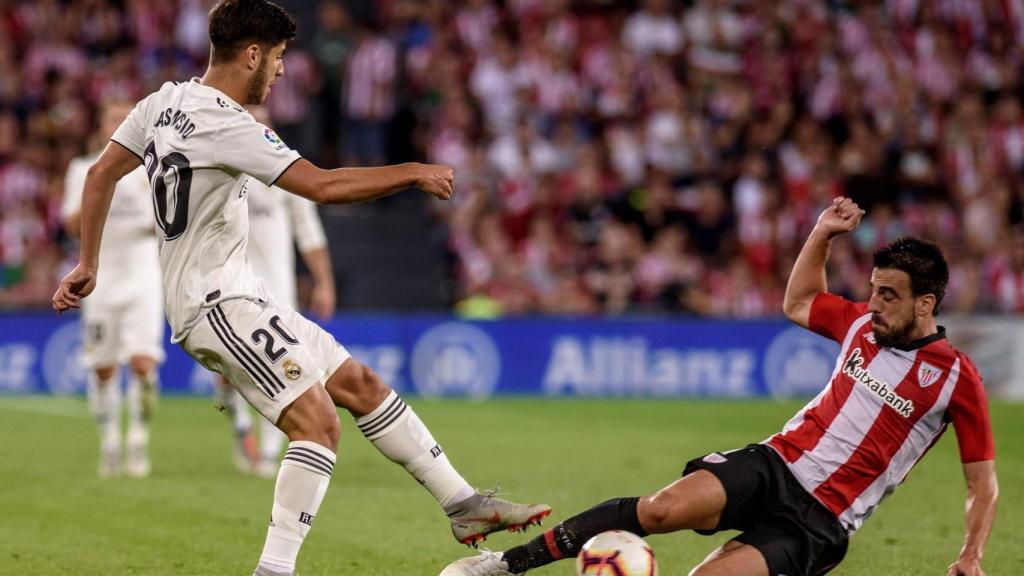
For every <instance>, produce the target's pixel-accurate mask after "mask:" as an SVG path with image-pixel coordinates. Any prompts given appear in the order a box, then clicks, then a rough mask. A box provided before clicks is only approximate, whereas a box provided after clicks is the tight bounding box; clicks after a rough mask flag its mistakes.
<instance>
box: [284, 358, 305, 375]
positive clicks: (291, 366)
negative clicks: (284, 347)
mask: <svg viewBox="0 0 1024 576" xmlns="http://www.w3.org/2000/svg"><path fill="white" fill-rule="evenodd" d="M281 368H284V377H285V378H287V379H289V380H298V379H299V376H302V366H299V365H298V363H296V362H292V361H291V360H285V361H284V364H282V365H281Z"/></svg>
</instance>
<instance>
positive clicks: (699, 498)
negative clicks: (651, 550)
mask: <svg viewBox="0 0 1024 576" xmlns="http://www.w3.org/2000/svg"><path fill="white" fill-rule="evenodd" d="M723 508H725V488H724V487H723V486H722V482H721V481H720V480H719V479H718V478H716V477H715V475H714V474H712V473H710V472H708V471H707V470H697V471H695V472H693V473H692V474H687V475H686V476H683V477H682V478H680V479H678V480H676V481H675V482H673V483H671V484H669V485H668V486H666V487H664V488H662V489H661V490H658V491H657V492H655V493H654V494H651V495H650V496H647V497H646V498H641V499H640V501H639V502H638V503H637V508H636V510H637V518H638V519H639V520H640V525H641V526H642V527H643V530H644V532H646V533H648V534H665V533H668V532H676V531H679V530H713V529H714V528H715V527H716V526H718V522H719V519H720V518H721V514H722V509H723Z"/></svg>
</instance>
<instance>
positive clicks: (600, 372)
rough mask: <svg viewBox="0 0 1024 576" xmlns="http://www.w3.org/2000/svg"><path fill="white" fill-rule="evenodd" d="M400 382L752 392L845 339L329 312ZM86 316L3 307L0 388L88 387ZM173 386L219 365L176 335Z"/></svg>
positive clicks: (558, 392)
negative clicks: (203, 360) (202, 360)
mask: <svg viewBox="0 0 1024 576" xmlns="http://www.w3.org/2000/svg"><path fill="white" fill-rule="evenodd" d="M325 328H326V329H327V330H328V331H330V332H331V333H332V334H334V335H335V337H336V338H337V339H338V341H339V342H341V343H343V344H344V345H345V346H346V347H347V348H348V349H349V351H350V352H351V353H352V355H353V356H354V357H355V358H357V359H358V360H360V361H362V362H364V363H366V364H368V365H369V366H371V367H372V368H373V369H374V370H376V371H377V372H378V373H379V374H380V375H381V376H382V377H383V378H384V379H385V380H386V381H387V382H389V383H390V384H391V385H392V386H393V387H394V388H395V389H397V390H399V391H400V392H403V393H406V394H418V395H421V396H426V397H437V396H470V397H488V396H492V395H501V394H519V395H530V394H532V395H545V396H655V397H684V396H690V397H692V396H707V397H750V396H766V395H770V396H781V397H785V396H803V395H813V394H816V393H817V392H818V391H820V390H821V388H822V387H823V386H824V385H825V383H826V382H827V381H828V379H829V376H830V374H831V372H832V370H833V368H834V365H835V358H836V355H837V354H838V352H839V346H838V345H837V344H835V343H834V342H831V341H829V340H826V339H824V338H821V337H819V336H817V335H815V334H813V333H811V332H808V331H806V330H803V329H802V328H799V327H796V326H794V325H792V324H790V323H787V322H785V321H783V320H772V321H753V322H739V321H714V320H669V319H654V318H631V319H606V318H603V319H595V318H588V319H576V318H550V317H533V318H516V319H507V320H496V321H482V322H467V321H463V320H459V319H456V318H453V317H450V316H443V315H339V316H337V317H335V318H334V319H333V320H331V321H330V322H328V323H326V324H325ZM80 350H81V330H80V327H79V323H78V319H77V316H75V315H71V316H65V317H57V316H54V315H51V314H45V313H37V314H21V313H15V314H0V393H6V394H10V393H54V394H77V393H81V392H82V391H83V390H84V389H85V382H86V377H85V372H84V370H83V368H82V366H81V364H80V360H79V354H80ZM161 382H162V387H163V390H164V392H165V393H174V394H205V393H209V392H210V391H211V390H212V387H213V377H212V375H211V374H210V373H209V372H207V371H206V370H205V369H204V368H203V367H201V366H199V365H198V364H197V363H196V362H194V361H193V360H192V359H191V358H190V357H189V356H188V355H187V354H185V353H184V352H183V351H182V350H181V349H180V348H179V347H178V346H176V345H171V344H169V343H168V344H167V361H166V363H165V364H164V365H163V367H162V369H161Z"/></svg>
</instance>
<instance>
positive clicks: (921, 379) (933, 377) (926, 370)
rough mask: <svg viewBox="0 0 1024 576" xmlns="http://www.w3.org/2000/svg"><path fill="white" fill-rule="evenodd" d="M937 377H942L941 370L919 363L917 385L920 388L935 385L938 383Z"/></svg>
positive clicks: (925, 363)
mask: <svg viewBox="0 0 1024 576" xmlns="http://www.w3.org/2000/svg"><path fill="white" fill-rule="evenodd" d="M939 376H942V370H940V369H939V368H936V367H935V366H932V365H931V364H929V363H927V362H921V365H920V366H918V367H917V383H918V384H920V385H921V388H927V387H929V386H931V385H932V384H935V383H936V382H938V380H939Z"/></svg>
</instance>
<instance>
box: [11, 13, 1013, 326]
mask: <svg viewBox="0 0 1024 576" xmlns="http://www.w3.org/2000/svg"><path fill="white" fill-rule="evenodd" d="M211 4H212V2H210V1H208V0H177V1H172V2H162V3H155V2H148V1H146V0H120V1H118V0H71V1H59V0H32V1H12V0H0V207H2V209H0V305H3V304H6V305H8V306H11V305H14V306H17V305H26V304H40V303H45V302H47V301H48V300H49V296H50V294H51V292H52V289H53V286H54V283H55V280H56V276H57V275H58V274H59V271H60V269H61V262H62V260H63V259H64V258H65V255H64V254H63V252H62V249H61V244H62V231H61V226H60V222H59V218H58V215H59V203H60V196H61V194H62V176H63V169H64V167H65V166H66V164H67V162H68V160H69V159H70V158H72V157H73V156H75V155H78V154H80V153H82V151H83V150H84V149H85V148H86V143H87V141H88V136H89V134H90V131H91V127H92V125H93V122H94V121H93V113H94V110H95V108H96V106H97V104H99V103H100V102H103V101H104V100H106V99H112V98H128V99H132V100H135V99H138V98H140V97H141V96H144V95H145V94H147V93H148V92H150V91H152V90H154V89H156V88H157V87H158V86H159V85H160V84H161V83H163V82H164V81H167V80H171V79H174V80H180V79H183V78H188V77H189V76H192V75H197V74H200V73H201V71H202V69H203V68H204V66H205V63H206V54H207V37H206V11H207V10H208V9H209V7H210V6H211ZM282 4H284V5H285V6H286V7H288V8H289V9H292V4H296V5H298V4H302V5H304V6H305V8H299V10H300V11H302V10H303V9H304V10H307V11H309V15H308V16H309V20H310V21H312V22H315V29H312V30H311V29H309V28H305V29H304V28H302V26H301V20H300V39H299V41H297V42H296V43H295V45H294V46H293V47H292V48H290V49H289V52H288V53H287V55H286V59H285V68H286V74H285V76H284V77H283V78H282V79H281V80H279V81H278V83H277V84H276V85H275V89H274V93H273V94H272V96H271V99H270V100H269V101H268V107H269V111H270V113H271V117H272V119H273V122H274V124H275V128H276V129H277V130H278V132H279V133H280V134H281V136H282V137H283V139H284V140H285V141H286V142H288V143H289V144H291V145H292V146H293V147H295V148H297V149H299V150H300V151H301V152H303V154H304V155H306V156H308V157H311V158H312V159H314V160H317V161H321V162H323V163H325V164H327V165H331V163H333V162H342V163H345V164H349V165H351V164H371V165H372V164H381V163H384V162H389V161H397V160H404V159H407V158H419V159H423V160H427V161H431V162H438V163H444V164H448V165H451V166H453V167H454V168H455V170H456V184H457V195H456V198H455V200H454V201H452V202H448V203H437V204H434V205H432V206H431V210H432V211H433V212H432V214H433V216H434V217H435V219H436V222H437V226H438V228H439V230H441V231H442V232H443V233H444V235H445V237H446V238H447V249H448V252H449V254H448V255H449V258H448V263H449V266H450V268H451V274H452V275H453V277H455V278H456V279H457V282H456V286H457V288H456V293H455V294H453V295H452V300H453V306H454V307H455V309H456V310H458V311H460V312H463V313H466V314H471V315H493V314H525V313H554V314H598V313H607V314H619V313H644V312H675V313H693V314H702V315H720V316H731V317H758V316H766V315H777V314H779V313H781V302H782V293H783V290H784V288H785V282H786V278H787V276H788V273H789V270H790V269H791V267H792V263H793V260H794V258H795V257H796V254H797V252H798V251H799V248H800V246H801V244H802V242H803V240H804V238H805V237H806V234H807V233H808V232H809V231H810V229H811V227H812V226H813V225H814V222H815V219H816V218H817V215H818V214H819V213H820V212H821V210H822V209H823V208H824V207H826V206H827V205H828V204H829V203H830V202H831V200H832V199H833V198H834V197H836V196H839V195H844V196H850V197H852V198H854V199H855V200H856V201H857V202H858V203H860V204H861V206H862V207H864V208H866V209H867V210H868V217H867V218H866V219H865V221H864V223H863V224H862V225H861V227H860V229H858V230H857V231H856V232H855V233H854V234H852V235H850V236H849V237H843V238H841V239H839V240H838V241H837V242H836V243H835V245H834V247H833V250H832V255H831V261H830V277H829V279H830V284H831V289H832V290H833V291H834V292H838V293H842V294H844V295H847V296H848V297H851V298H857V299H864V298H866V296H867V290H868V286H867V277H868V274H869V272H870V268H871V254H872V252H873V250H874V249H876V248H878V247H880V246H881V245H884V244H885V243H887V242H889V241H890V240H893V239H895V238H897V237H899V236H902V235H906V234H914V235H921V236H924V237H927V238H930V239H933V240H935V241H937V242H939V243H940V244H941V245H942V246H943V248H944V249H945V251H946V254H947V257H948V258H949V260H950V262H951V282H950V289H949V291H948V294H947V297H946V301H945V303H944V305H943V309H944V310H945V311H953V310H955V311H1010V312H1024V110H1022V102H1024V84H1022V79H1024V71H1022V66H1024V50H1022V47H1024V0H927V1H926V0H884V1H883V0H880V1H864V2H853V1H849V2H844V1H840V0H832V1H829V2H825V1H811V0H756V1H755V0H734V1H730V0H688V1H673V0H641V1H639V2H615V1H602V0H576V1H569V0H505V1H503V2H501V1H497V0H464V1H460V2H454V1H451V2H449V1H444V0H378V1H377V2H375V3H363V4H351V3H350V4H345V3H342V2H338V1H332V0H322V1H320V2H312V1H309V2H301V3H298V2H296V3H292V4H288V3H287V2H282ZM336 249H344V248H343V247H337V248H336Z"/></svg>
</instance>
